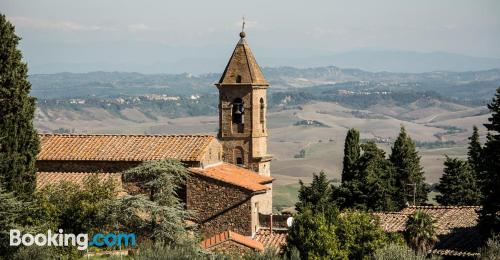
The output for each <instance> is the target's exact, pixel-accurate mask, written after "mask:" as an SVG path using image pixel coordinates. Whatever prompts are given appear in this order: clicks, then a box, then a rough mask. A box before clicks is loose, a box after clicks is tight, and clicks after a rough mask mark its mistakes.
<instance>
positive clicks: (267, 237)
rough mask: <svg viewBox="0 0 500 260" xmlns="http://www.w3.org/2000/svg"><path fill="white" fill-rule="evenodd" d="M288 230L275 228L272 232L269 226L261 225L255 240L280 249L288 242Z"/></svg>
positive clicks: (265, 245) (266, 246) (268, 246)
mask: <svg viewBox="0 0 500 260" xmlns="http://www.w3.org/2000/svg"><path fill="white" fill-rule="evenodd" d="M287 236H288V230H286V229H285V230H275V229H273V231H272V232H271V230H270V229H269V228H264V227H261V228H259V230H257V233H256V234H255V237H254V240H257V241H259V242H261V243H262V244H263V245H264V247H265V248H275V249H276V250H277V251H280V250H281V248H282V247H283V246H284V245H285V244H286V238H287Z"/></svg>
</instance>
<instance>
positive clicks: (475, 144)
mask: <svg viewBox="0 0 500 260" xmlns="http://www.w3.org/2000/svg"><path fill="white" fill-rule="evenodd" d="M482 150H483V148H482V147H481V142H480V141H479V130H478V128H477V126H474V127H473V128H472V135H471V136H470V137H469V148H468V152H467V155H468V157H467V160H468V161H469V164H470V165H471V166H472V168H473V169H474V171H475V173H476V175H477V176H479V174H480V172H481V167H482V166H483V162H482V157H481V152H482Z"/></svg>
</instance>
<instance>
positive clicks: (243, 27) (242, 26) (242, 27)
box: [241, 16, 245, 32]
mask: <svg viewBox="0 0 500 260" xmlns="http://www.w3.org/2000/svg"><path fill="white" fill-rule="evenodd" d="M241 31H242V32H244V31H245V16H243V23H242V25H241Z"/></svg>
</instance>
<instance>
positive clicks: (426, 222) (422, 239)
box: [405, 211, 437, 254]
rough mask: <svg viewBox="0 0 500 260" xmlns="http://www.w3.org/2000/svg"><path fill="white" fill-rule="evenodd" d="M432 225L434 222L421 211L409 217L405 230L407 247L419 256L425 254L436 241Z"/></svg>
mask: <svg viewBox="0 0 500 260" xmlns="http://www.w3.org/2000/svg"><path fill="white" fill-rule="evenodd" d="M434 223H435V220H434V219H432V217H431V216H430V215H428V214H426V213H424V212H422V211H416V212H415V213H414V214H413V215H411V216H409V217H408V220H407V222H406V228H405V238H406V241H407V243H408V245H409V246H410V247H411V248H413V249H414V250H415V251H417V252H419V253H421V254H427V252H428V251H429V250H430V249H431V248H432V247H433V245H434V243H435V242H436V240H437V236H436V230H435V227H434Z"/></svg>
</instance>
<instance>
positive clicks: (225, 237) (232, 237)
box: [200, 231, 264, 251]
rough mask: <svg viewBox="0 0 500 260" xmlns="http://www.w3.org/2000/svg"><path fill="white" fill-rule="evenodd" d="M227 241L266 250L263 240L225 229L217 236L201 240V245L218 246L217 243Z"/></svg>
mask: <svg viewBox="0 0 500 260" xmlns="http://www.w3.org/2000/svg"><path fill="white" fill-rule="evenodd" d="M226 241H234V242H236V243H238V244H241V245H244V246H246V247H249V248H251V249H254V250H258V251H263V250H264V246H263V245H262V243H261V242H259V241H256V240H253V239H251V238H250V237H246V236H243V235H240V234H238V233H236V232H233V231H224V232H222V233H220V234H217V235H215V236H212V237H210V238H207V239H205V240H203V241H201V243H200V245H201V247H203V248H205V249H210V248H212V247H214V246H217V245H220V244H221V243H224V242H226Z"/></svg>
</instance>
